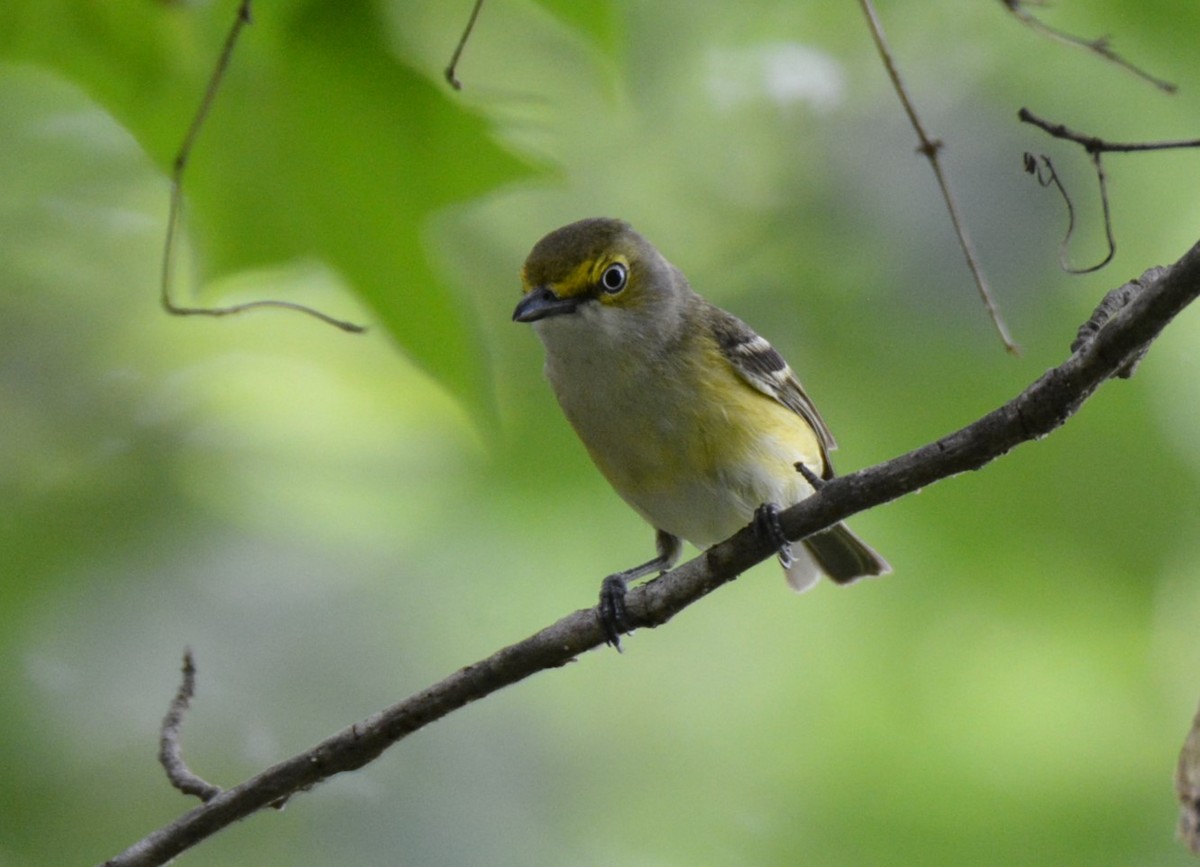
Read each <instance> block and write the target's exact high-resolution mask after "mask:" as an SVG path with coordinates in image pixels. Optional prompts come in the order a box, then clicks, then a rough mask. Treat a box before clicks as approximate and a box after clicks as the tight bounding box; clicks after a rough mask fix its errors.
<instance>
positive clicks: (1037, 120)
mask: <svg viewBox="0 0 1200 867" xmlns="http://www.w3.org/2000/svg"><path fill="white" fill-rule="evenodd" d="M1017 119H1018V120H1020V121H1021V122H1022V123H1029V124H1033V125H1034V126H1036V127H1037V128H1038V129H1041V130H1043V131H1044V132H1046V133H1049V134H1050V135H1051V136H1053V137H1054V138H1060V139H1064V140H1066V141H1073V142H1075V144H1077V145H1079V146H1080V147H1082V148H1083V149H1084V150H1086V151H1087V152H1088V153H1090V154H1091V153H1123V154H1128V153H1140V152H1142V151H1167V150H1180V149H1182V148H1200V138H1190V139H1173V140H1170V141H1150V142H1111V141H1108V140H1106V139H1102V138H1098V137H1097V136H1094V135H1087V134H1086V133H1081V132H1076V131H1075V130H1073V129H1071V128H1070V127H1068V126H1066V125H1065V124H1061V123H1052V122H1051V121H1048V120H1045V119H1044V118H1041V117H1038V116H1037V115H1036V114H1034V113H1033V112H1032V111H1030V110H1029V109H1027V108H1022V109H1020V110H1019V111H1018V112H1017Z"/></svg>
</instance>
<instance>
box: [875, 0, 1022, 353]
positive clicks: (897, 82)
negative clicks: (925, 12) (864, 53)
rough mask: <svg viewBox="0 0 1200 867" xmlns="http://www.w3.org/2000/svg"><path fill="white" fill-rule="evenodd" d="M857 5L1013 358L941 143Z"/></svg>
mask: <svg viewBox="0 0 1200 867" xmlns="http://www.w3.org/2000/svg"><path fill="white" fill-rule="evenodd" d="M859 5H860V6H862V10H863V13H864V14H865V15H866V16H867V24H868V25H869V26H870V28H871V36H872V38H873V39H874V40H875V47H876V48H877V49H878V51H879V56H880V58H881V59H882V60H883V65H884V68H885V69H886V70H887V74H888V78H890V79H891V82H892V86H893V87H894V88H895V89H896V95H897V96H898V97H899V98H900V104H901V105H902V106H903V107H904V113H905V114H907V115H908V121H909V123H910V124H912V128H913V130H914V131H915V132H916V134H917V138H918V139H919V140H920V145H918V147H917V150H918V151H919V152H920V153H921V154H922V155H923V156H924V157H925V158H926V159H928V160H929V165H930V167H931V168H932V169H933V175H934V177H935V178H936V179H937V184H938V188H939V189H940V190H941V192H942V199H943V201H945V203H946V210H947V211H948V212H949V214H950V222H951V223H952V224H953V225H954V234H955V235H956V236H957V237H958V245H959V247H960V248H961V249H962V252H963V256H964V257H966V260H967V267H968V268H969V269H970V270H971V276H972V277H973V278H974V280H975V287H976V288H977V289H978V290H979V297H980V299H982V301H983V306H984V309H985V310H987V312H988V316H990V317H991V319H992V324H993V325H994V326H995V328H996V333H997V334H999V335H1000V340H1001V341H1003V343H1004V348H1005V349H1006V350H1007V351H1008V352H1009V353H1010V354H1013V355H1016V354H1018V353H1019V352H1020V347H1019V346H1017V344H1016V343H1015V342H1014V341H1013V339H1012V337H1011V336H1010V335H1009V333H1008V326H1006V325H1005V324H1004V319H1003V317H1002V316H1001V315H1000V308H999V307H997V305H996V302H995V300H994V299H993V298H992V291H991V289H989V288H988V283H987V278H986V277H985V276H984V274H983V267H982V266H981V265H980V264H979V257H978V256H977V255H976V254H975V245H974V244H972V243H971V238H970V236H969V235H968V234H967V229H966V224H965V223H964V222H963V219H962V215H961V214H960V213H959V211H958V204H957V203H956V202H955V200H954V195H953V194H952V193H951V192H950V182H949V180H947V178H946V173H945V171H944V170H943V169H942V163H941V160H940V159H939V156H938V155H939V152H940V151H941V149H942V147H943V142H942V141H941V140H940V139H936V138H933V137H931V136H930V135H929V134H928V133H927V132H926V131H925V126H924V124H922V123H921V119H920V117H918V115H917V110H916V108H915V107H914V106H913V104H912V100H911V99H909V97H908V92H907V91H906V90H905V88H904V83H903V81H901V79H900V72H899V70H898V69H897V67H896V62H895V60H894V59H893V58H892V52H891V49H890V48H888V44H887V39H886V38H885V37H884V35H883V26H882V25H881V24H880V23H879V18H878V16H877V15H876V14H875V7H874V6H873V5H872V3H871V0H859Z"/></svg>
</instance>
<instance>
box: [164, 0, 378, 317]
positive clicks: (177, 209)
mask: <svg viewBox="0 0 1200 867" xmlns="http://www.w3.org/2000/svg"><path fill="white" fill-rule="evenodd" d="M250 4H251V0H242V2H241V4H240V5H239V6H238V11H237V17H235V18H234V21H233V26H232V27H230V28H229V33H228V35H226V37H225V44H224V46H223V47H222V48H221V54H220V56H219V57H218V58H217V63H216V66H215V67H214V68H213V72H212V75H211V76H210V77H209V79H208V86H207V87H206V88H205V90H204V96H203V98H202V99H201V100H200V107H199V108H198V109H197V110H196V114H195V116H193V117H192V122H191V125H190V126H189V127H188V131H187V134H186V135H184V137H183V142H182V143H181V144H180V146H179V152H178V153H177V154H176V155H175V162H174V164H173V167H172V171H171V205H170V210H169V212H168V214H167V237H166V240H165V241H164V243H163V257H162V285H161V287H160V289H159V300H160V301H161V303H162V307H163V309H164V310H165V311H167V313H170V314H171V315H172V316H231V315H233V314H237V313H242V312H244V311H246V310H253V309H254V308H256V307H277V308H282V309H284V310H295V311H296V312H298V313H304V314H307V315H308V316H313V317H315V318H317V319H319V320H321V321H322V322H325V323H327V324H329V325H332V326H333V327H335V328H340V329H341V330H342V331H348V332H350V333H351V334H361V333H363V332H364V331H366V330H367V329H366V327H365V326H362V325H356V324H355V323H353V322H346V321H344V320H341V319H335V318H334V317H332V316H330V315H328V314H326V313H322V312H321V311H320V310H316V309H314V308H312V307H309V306H307V305H305V304H297V303H295V302H293V301H276V300H272V299H267V300H260V301H248V302H246V303H244V304H234V305H230V306H227V307H184V306H180V305H178V304H176V303H175V302H174V301H172V300H171V286H172V285H173V283H174V267H175V266H174V260H175V236H176V235H177V234H178V230H179V223H180V221H181V220H182V217H183V175H184V171H185V170H186V169H187V164H188V160H189V159H190V158H191V154H192V149H193V148H194V147H195V145H196V140H197V139H198V138H199V136H200V129H201V128H202V127H203V126H204V122H205V121H206V120H207V119H208V114H209V111H210V110H211V109H212V107H213V103H214V102H215V101H216V98H217V90H218V89H219V88H220V86H221V82H222V81H223V80H224V78H225V72H226V71H227V70H228V68H229V62H230V60H231V59H232V58H233V49H234V47H235V46H236V45H237V40H238V36H239V35H241V32H242V30H243V29H244V28H245V27H246V25H247V24H251V23H253V17H252V15H251V10H250Z"/></svg>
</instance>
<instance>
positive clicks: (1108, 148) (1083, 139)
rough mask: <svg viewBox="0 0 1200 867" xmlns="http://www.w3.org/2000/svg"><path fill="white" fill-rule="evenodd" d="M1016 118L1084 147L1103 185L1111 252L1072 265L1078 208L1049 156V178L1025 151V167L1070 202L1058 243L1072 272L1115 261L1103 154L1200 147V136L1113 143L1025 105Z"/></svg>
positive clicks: (1045, 162)
mask: <svg viewBox="0 0 1200 867" xmlns="http://www.w3.org/2000/svg"><path fill="white" fill-rule="evenodd" d="M1017 118H1018V119H1019V120H1020V121H1021V122H1022V123H1028V124H1032V125H1033V126H1036V127H1037V128H1038V129H1041V130H1043V131H1044V132H1046V133H1048V134H1049V135H1051V136H1053V137H1054V138H1057V139H1063V140H1065V141H1070V142H1074V143H1075V144H1077V145H1079V146H1080V147H1082V148H1083V149H1084V150H1085V151H1087V153H1088V158H1089V159H1090V160H1091V161H1092V167H1093V168H1094V169H1095V172H1096V182H1097V183H1098V184H1099V186H1100V207H1101V211H1102V213H1103V217H1104V238H1105V241H1106V243H1107V244H1108V253H1107V255H1105V257H1104V258H1103V259H1101V260H1100V261H1099V262H1097V263H1096V264H1095V265H1091V266H1089V267H1087V268H1072V267H1070V265H1069V264H1068V263H1067V252H1066V251H1067V244H1068V242H1069V241H1070V239H1071V232H1072V230H1073V229H1074V226H1075V209H1074V207H1073V206H1072V204H1071V198H1070V196H1068V195H1067V191H1066V190H1065V189H1064V188H1063V185H1062V183H1061V182H1060V181H1059V179H1058V175H1057V174H1056V173H1055V171H1054V168H1053V166H1051V164H1050V160H1049V158H1048V157H1045V156H1043V157H1041V161H1042V164H1043V165H1044V166H1045V167H1046V169H1047V170H1048V173H1049V175H1048V176H1049V181H1047V180H1046V179H1045V177H1046V176H1045V175H1043V173H1042V172H1041V171H1040V170H1038V171H1035V170H1034V169H1032V168H1031V163H1036V160H1035V159H1034V157H1032V156H1031V155H1030V154H1028V153H1027V154H1025V170H1026V171H1030V172H1033V173H1034V174H1035V175H1036V176H1037V179H1038V183H1040V184H1041V185H1042V186H1043V187H1044V186H1048V184H1049V182H1053V183H1054V185H1055V186H1057V187H1058V191H1059V192H1060V193H1061V194H1062V197H1063V200H1064V201H1065V202H1066V203H1067V234H1066V237H1064V238H1063V240H1062V243H1061V244H1060V245H1059V253H1058V257H1059V263H1060V264H1061V265H1062V267H1063V269H1064V270H1065V271H1067V272H1068V273H1071V274H1089V273H1091V272H1093V271H1099V270H1100V269H1101V268H1103V267H1104V266H1105V265H1107V264H1108V263H1109V262H1111V261H1112V259H1113V257H1114V256H1115V255H1116V253H1117V241H1116V236H1115V234H1114V233H1113V225H1112V208H1111V206H1110V205H1109V201H1108V175H1107V174H1106V173H1105V171H1104V163H1103V161H1102V160H1101V154H1105V153H1142V152H1146V151H1162V150H1179V149H1182V148H1196V147H1200V139H1186V140H1184V139H1176V140H1172V141H1161V142H1110V141H1106V140H1104V139H1102V138H1098V137H1096V136H1094V135H1086V134H1084V133H1080V132H1076V131H1075V130H1072V129H1070V128H1069V127H1067V126H1066V125H1065V124H1061V123H1051V122H1050V121H1048V120H1045V119H1044V118H1040V117H1038V116H1037V115H1036V114H1034V113H1033V112H1032V111H1030V110H1029V109H1027V108H1022V109H1021V110H1020V111H1018V112H1017Z"/></svg>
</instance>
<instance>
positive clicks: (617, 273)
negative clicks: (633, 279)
mask: <svg viewBox="0 0 1200 867" xmlns="http://www.w3.org/2000/svg"><path fill="white" fill-rule="evenodd" d="M627 282H629V270H628V269H627V268H626V267H625V266H624V265H622V264H621V263H620V262H613V263H612V264H611V265H609V266H608V267H607V268H605V269H604V273H603V274H601V275H600V288H602V289H603V290H604V291H605V292H607V293H608V294H609V295H616V294H617V293H618V292H620V291H621V290H622V289H624V288H625V284H626V283H627Z"/></svg>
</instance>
